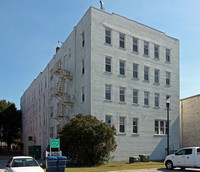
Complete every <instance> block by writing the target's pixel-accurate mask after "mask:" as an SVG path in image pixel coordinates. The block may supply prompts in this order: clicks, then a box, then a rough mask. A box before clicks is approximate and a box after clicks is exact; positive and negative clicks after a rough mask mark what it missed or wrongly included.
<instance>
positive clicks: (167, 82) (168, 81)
mask: <svg viewBox="0 0 200 172" xmlns="http://www.w3.org/2000/svg"><path fill="white" fill-rule="evenodd" d="M170 75H171V74H170V72H166V85H170V77H171V76H170Z"/></svg>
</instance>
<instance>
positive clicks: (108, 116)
mask: <svg viewBox="0 0 200 172" xmlns="http://www.w3.org/2000/svg"><path fill="white" fill-rule="evenodd" d="M111 122H112V120H111V115H106V124H107V125H108V126H109V127H111V125H112V124H111Z"/></svg>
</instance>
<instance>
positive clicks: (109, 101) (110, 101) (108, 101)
mask: <svg viewBox="0 0 200 172" xmlns="http://www.w3.org/2000/svg"><path fill="white" fill-rule="evenodd" d="M104 102H106V103H112V102H113V101H112V100H107V99H105V100H104Z"/></svg>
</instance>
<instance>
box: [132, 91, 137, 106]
mask: <svg viewBox="0 0 200 172" xmlns="http://www.w3.org/2000/svg"><path fill="white" fill-rule="evenodd" d="M133 103H136V104H138V90H136V89H134V90H133Z"/></svg>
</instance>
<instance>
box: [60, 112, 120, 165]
mask: <svg viewBox="0 0 200 172" xmlns="http://www.w3.org/2000/svg"><path fill="white" fill-rule="evenodd" d="M115 134H116V129H115V126H114V125H113V126H112V127H109V126H108V125H107V124H106V123H105V122H103V120H101V121H99V120H98V119H97V118H96V117H94V116H91V115H86V116H85V115H83V114H78V115H77V116H76V117H74V118H72V119H71V120H70V122H69V123H68V124H66V125H65V126H64V127H63V128H62V130H61V131H60V140H61V150H62V152H63V154H64V155H66V156H67V158H68V160H69V162H70V164H71V165H78V166H84V165H98V164H102V163H103V162H105V161H108V160H109V158H110V153H111V152H112V151H114V150H115V149H116V146H117V145H116V141H115V137H114V135H115Z"/></svg>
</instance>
